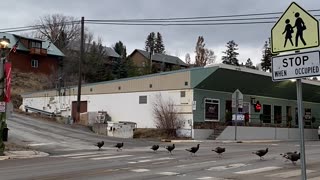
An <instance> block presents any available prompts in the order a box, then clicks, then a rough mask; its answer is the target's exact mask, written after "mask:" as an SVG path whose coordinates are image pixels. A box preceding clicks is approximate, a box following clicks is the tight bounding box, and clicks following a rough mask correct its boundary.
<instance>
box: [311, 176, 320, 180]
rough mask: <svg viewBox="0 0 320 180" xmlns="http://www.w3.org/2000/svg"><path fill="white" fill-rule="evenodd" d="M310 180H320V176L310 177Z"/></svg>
mask: <svg viewBox="0 0 320 180" xmlns="http://www.w3.org/2000/svg"><path fill="white" fill-rule="evenodd" d="M308 180H320V176H318V177H313V178H308Z"/></svg>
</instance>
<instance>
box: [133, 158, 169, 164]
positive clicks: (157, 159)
mask: <svg viewBox="0 0 320 180" xmlns="http://www.w3.org/2000/svg"><path fill="white" fill-rule="evenodd" d="M171 159H175V158H172V157H164V158H155V159H143V160H139V161H129V162H128V163H129V164H137V163H145V162H151V161H152V162H155V161H165V160H171Z"/></svg>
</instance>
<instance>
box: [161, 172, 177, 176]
mask: <svg viewBox="0 0 320 180" xmlns="http://www.w3.org/2000/svg"><path fill="white" fill-rule="evenodd" d="M156 174H159V175H165V176H174V175H178V174H179V173H177V172H159V173H156Z"/></svg>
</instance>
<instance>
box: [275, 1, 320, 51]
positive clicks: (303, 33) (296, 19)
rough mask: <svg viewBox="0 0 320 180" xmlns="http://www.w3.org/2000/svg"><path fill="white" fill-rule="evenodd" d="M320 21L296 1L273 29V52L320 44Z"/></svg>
mask: <svg viewBox="0 0 320 180" xmlns="http://www.w3.org/2000/svg"><path fill="white" fill-rule="evenodd" d="M319 42H320V40H319V22H318V20H317V19H316V18H315V17H313V16H312V15H311V14H309V13H308V12H307V11H306V10H304V9H302V8H301V7H300V6H299V5H298V4H296V3H295V2H293V3H291V4H290V6H289V7H288V8H287V10H286V11H285V12H284V13H283V15H282V16H281V17H280V19H279V20H278V21H277V23H276V24H275V25H274V26H273V28H272V30H271V46H272V48H271V50H272V53H273V54H277V53H280V52H286V51H295V50H300V49H306V48H312V47H318V46H319Z"/></svg>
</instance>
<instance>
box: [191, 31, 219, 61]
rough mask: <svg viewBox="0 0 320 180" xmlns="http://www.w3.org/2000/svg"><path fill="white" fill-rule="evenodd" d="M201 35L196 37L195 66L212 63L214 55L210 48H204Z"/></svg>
mask: <svg viewBox="0 0 320 180" xmlns="http://www.w3.org/2000/svg"><path fill="white" fill-rule="evenodd" d="M205 45H206V44H205V43H204V38H203V36H199V37H198V41H197V44H196V51H195V52H196V57H195V60H196V61H195V66H205V65H207V64H211V63H214V61H215V59H216V56H215V55H214V52H213V51H212V50H210V49H207V48H205Z"/></svg>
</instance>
